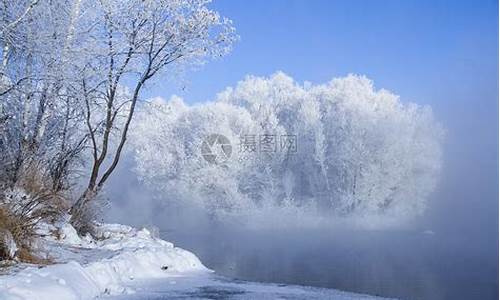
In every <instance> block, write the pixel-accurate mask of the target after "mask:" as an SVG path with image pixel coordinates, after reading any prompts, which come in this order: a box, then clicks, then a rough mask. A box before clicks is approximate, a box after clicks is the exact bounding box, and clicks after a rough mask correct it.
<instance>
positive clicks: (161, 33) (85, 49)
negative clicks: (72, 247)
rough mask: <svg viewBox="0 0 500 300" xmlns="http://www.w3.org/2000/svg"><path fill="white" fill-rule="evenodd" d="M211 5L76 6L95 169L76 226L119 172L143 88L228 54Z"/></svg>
mask: <svg viewBox="0 0 500 300" xmlns="http://www.w3.org/2000/svg"><path fill="white" fill-rule="evenodd" d="M208 3H209V1H206V0H189V1H171V0H168V1H167V0H159V1H158V0H156V1H143V0H130V1H118V0H106V1H93V0H88V1H81V3H80V7H79V12H80V13H79V16H78V17H77V21H76V23H75V28H76V31H77V32H80V31H81V33H80V34H78V36H77V38H75V40H74V43H73V46H72V49H75V50H74V51H76V52H77V53H82V54H83V61H82V62H81V63H79V64H78V65H76V66H75V67H76V71H77V72H78V73H79V74H80V76H81V78H80V80H79V81H80V82H81V85H80V94H81V95H82V102H83V103H84V105H83V107H84V115H85V120H86V121H85V122H86V126H87V132H88V135H89V140H90V145H91V152H92V160H93V163H92V166H91V172H90V176H89V181H88V185H87V187H86V189H85V191H84V193H83V195H82V196H81V197H80V198H79V200H78V201H77V203H76V204H75V205H74V206H73V209H72V215H73V218H78V215H79V214H80V211H81V210H82V209H84V207H85V204H86V203H87V202H88V201H89V200H92V199H93V198H94V197H95V195H96V194H97V193H98V192H99V191H100V189H101V188H102V186H103V185H104V183H105V182H106V180H107V179H108V178H109V176H110V175H111V173H112V172H113V171H114V169H115V168H116V166H117V164H118V162H119V160H120V156H121V153H122V151H123V148H124V146H125V143H126V140H127V135H128V130H129V127H130V124H131V122H132V119H133V116H134V111H135V107H136V104H137V102H138V101H139V100H140V97H141V92H142V90H143V89H144V86H145V85H146V84H147V83H149V82H150V81H151V80H152V79H154V78H157V77H158V76H160V75H161V74H162V73H164V72H165V71H170V72H171V71H172V70H173V69H177V70H178V69H179V68H180V67H181V66H182V67H186V66H189V65H193V64H202V63H204V62H205V61H206V60H207V59H210V58H214V57H220V56H223V55H225V54H226V53H227V52H228V51H229V50H230V47H231V44H232V42H233V41H234V39H235V35H234V29H233V27H232V25H231V22H230V20H228V19H225V18H222V17H220V16H219V14H218V13H217V12H215V11H213V10H211V9H209V8H208V7H207V4H208ZM124 86H126V87H127V88H126V89H124V88H123V87H124ZM113 134H114V135H115V143H114V144H115V145H114V147H112V145H111V144H112V141H111V138H112V136H113ZM77 226H78V225H77Z"/></svg>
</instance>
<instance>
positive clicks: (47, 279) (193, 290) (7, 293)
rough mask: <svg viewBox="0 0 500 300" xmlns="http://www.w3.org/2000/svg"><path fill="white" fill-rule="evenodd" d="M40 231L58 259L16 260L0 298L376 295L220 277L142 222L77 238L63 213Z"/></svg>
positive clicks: (0, 278)
mask: <svg viewBox="0 0 500 300" xmlns="http://www.w3.org/2000/svg"><path fill="white" fill-rule="evenodd" d="M39 233H40V234H45V235H46V236H45V237H44V238H43V239H42V240H41V243H40V244H41V245H40V247H41V249H44V251H46V252H47V253H48V254H49V255H50V257H51V258H52V259H53V260H54V261H55V262H56V264H53V265H49V266H36V265H22V264H21V265H18V266H16V267H15V268H12V269H10V270H9V271H10V272H7V275H0V299H1V300H84V299H96V298H106V299H111V298H112V299H123V300H124V299H127V300H131V299H170V298H172V297H173V298H175V297H180V298H183V299H184V298H193V299H213V297H219V296H220V297H224V299H284V298H286V299H288V298H293V299H336V300H347V299H375V298H376V297H372V296H367V295H360V294H354V293H346V292H341V291H337V290H333V289H321V288H312V287H300V286H286V285H278V284H262V283H251V282H244V281H238V280H230V279H227V278H224V277H220V276H217V275H215V274H213V272H212V271H211V270H209V269H207V268H206V267H205V266H203V264H202V263H201V262H200V260H199V259H198V258H197V257H196V256H195V255H194V254H192V253H191V252H189V251H186V250H183V249H181V248H177V247H174V245H173V244H172V243H169V242H166V241H164V240H161V239H159V238H155V237H154V236H153V235H152V234H151V232H150V231H149V230H147V229H141V230H137V229H134V228H131V227H128V226H124V225H118V224H102V225H100V226H99V227H98V229H97V233H96V238H95V239H92V238H90V237H85V238H80V237H79V236H78V235H77V233H76V231H75V229H74V228H73V227H71V225H69V224H68V223H67V220H63V221H62V222H61V223H60V224H55V225H49V224H44V225H43V226H40V228H39ZM49 233H51V234H49ZM54 233H57V234H54ZM56 237H57V238H56Z"/></svg>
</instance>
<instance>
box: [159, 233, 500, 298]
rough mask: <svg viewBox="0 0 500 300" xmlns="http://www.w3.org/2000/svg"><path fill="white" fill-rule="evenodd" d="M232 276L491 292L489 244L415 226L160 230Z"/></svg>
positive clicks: (425, 294)
mask: <svg viewBox="0 0 500 300" xmlns="http://www.w3.org/2000/svg"><path fill="white" fill-rule="evenodd" d="M163 235H164V237H165V238H167V239H169V240H173V241H174V242H176V243H177V244H178V245H179V246H182V247H185V248H187V249H191V250H193V251H194V252H195V253H196V254H197V255H198V256H199V257H200V259H201V260H202V261H203V262H204V263H205V264H206V265H207V266H208V267H209V268H211V269H214V270H215V271H217V273H219V274H221V275H225V276H227V277H230V278H238V279H244V280H252V281H262V282H280V283H288V284H301V285H311V286H318V287H329V288H337V289H342V290H347V291H354V292H360V293H367V294H371V295H380V296H385V297H399V298H402V299H493V298H495V295H496V292H497V290H498V287H497V283H496V279H495V278H496V272H497V269H496V264H495V259H494V257H495V253H494V251H493V249H494V247H491V246H490V245H464V243H463V239H462V237H443V236H441V235H440V234H432V233H428V232H426V233H422V232H415V231H393V232H386V231H350V232H349V231H348V232H341V233H332V232H331V231H320V230H298V231H297V230H294V231H287V230H276V231H273V230H267V231H265V232H262V231H253V230H249V231H239V230H238V231H234V230H228V229H222V228H219V229H213V230H210V231H208V232H203V233H202V234H196V233H195V232H191V233H189V234H186V233H183V232H175V231H173V232H170V233H164V234H163Z"/></svg>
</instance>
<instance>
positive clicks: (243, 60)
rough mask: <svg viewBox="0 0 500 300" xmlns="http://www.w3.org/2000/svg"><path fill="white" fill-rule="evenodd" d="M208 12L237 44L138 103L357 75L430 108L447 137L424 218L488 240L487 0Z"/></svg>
mask: <svg viewBox="0 0 500 300" xmlns="http://www.w3.org/2000/svg"><path fill="white" fill-rule="evenodd" d="M211 6H212V7H213V8H214V9H216V10H218V11H219V12H220V13H221V14H222V15H223V16H226V17H229V18H231V19H232V20H233V21H234V25H235V27H236V29H237V31H238V34H239V35H240V36H241V40H240V41H239V42H238V43H237V44H236V45H235V47H234V51H233V52H232V53H231V54H230V55H228V56H227V57H224V58H223V59H222V60H218V61H215V62H210V63H208V64H207V65H206V66H204V67H203V68H202V69H201V70H198V71H195V72H189V73H188V74H187V76H185V79H186V80H187V82H188V84H187V86H186V87H185V88H183V86H182V85H181V84H179V83H177V84H176V83H173V82H168V81H165V82H161V84H156V85H155V86H153V87H151V88H150V89H149V91H148V94H149V95H148V96H154V95H159V96H162V97H164V98H169V97H170V95H171V94H177V95H179V96H181V97H183V98H184V99H185V101H186V102H188V103H195V102H200V101H207V100H210V99H213V98H214V96H215V94H216V93H217V92H219V91H221V90H222V89H224V88H225V87H227V86H234V85H235V84H236V82H237V81H239V80H241V79H243V78H244V76H245V75H247V74H253V75H260V76H268V75H270V74H272V73H273V72H275V71H277V70H281V71H284V72H285V73H287V74H288V75H290V76H292V77H293V78H295V79H296V80H297V81H299V82H303V81H311V82H313V83H322V82H326V81H329V80H330V79H332V78H333V77H338V76H344V75H347V74H349V73H356V74H364V75H366V76H368V77H369V78H371V79H372V80H373V81H374V82H375V85H376V87H378V88H385V89H388V90H391V91H392V92H394V93H396V94H399V95H400V96H401V99H402V101H403V102H407V101H412V102H416V103H419V104H429V105H431V106H432V107H433V109H434V112H435V114H436V117H437V119H438V120H440V121H441V122H442V123H443V125H444V126H445V128H446V129H447V131H448V134H447V137H446V145H445V162H444V164H445V168H444V171H443V173H444V175H443V182H442V184H440V191H438V193H437V196H436V197H438V198H439V199H438V200H437V201H434V202H432V203H433V204H432V205H433V206H434V209H431V210H430V214H431V215H432V214H435V216H437V217H436V218H435V220H437V221H436V222H438V223H439V222H441V221H440V220H448V219H452V220H453V219H462V220H474V223H473V225H472V226H471V223H470V222H466V221H464V222H460V223H458V224H454V223H452V224H453V226H454V227H457V226H459V227H460V228H456V229H457V230H459V229H460V230H472V231H474V232H476V231H477V232H484V230H483V229H484V228H486V227H487V228H490V230H489V231H488V232H489V233H488V234H487V236H488V237H489V238H493V239H496V238H497V237H498V236H497V235H496V230H497V227H496V226H497V225H496V224H497V223H496V220H497V219H498V215H497V213H498V169H497V166H498V3H497V1H493V0H483V1H439V0H438V1H429V0H423V1H409V0H406V1H402V0H383V1H382V0H380V1H368V0H366V1H361V0H351V1H347V0H345V1H331V0H312V1H306V0H265V1H264V0H254V1H243V0H215V1H214V3H212V4H211ZM443 199H446V200H443ZM443 215H446V216H447V218H445V219H443V218H441V216H443ZM442 222H446V221H442ZM441 225H442V224H441ZM495 236H496V237H495Z"/></svg>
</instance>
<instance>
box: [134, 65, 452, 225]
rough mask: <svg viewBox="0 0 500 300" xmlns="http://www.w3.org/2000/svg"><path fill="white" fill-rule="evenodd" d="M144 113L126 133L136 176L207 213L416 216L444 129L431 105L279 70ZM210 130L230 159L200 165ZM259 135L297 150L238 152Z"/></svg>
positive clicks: (359, 81) (362, 82) (358, 81)
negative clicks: (291, 139)
mask: <svg viewBox="0 0 500 300" xmlns="http://www.w3.org/2000/svg"><path fill="white" fill-rule="evenodd" d="M144 110H145V111H147V112H149V113H144V114H141V117H140V118H139V120H138V122H137V128H136V130H135V131H134V133H133V135H134V139H133V140H134V149H135V158H136V161H137V173H138V175H139V176H140V177H141V178H142V179H143V180H144V181H145V182H146V183H147V184H149V185H150V186H151V187H153V188H156V189H159V190H161V191H162V192H166V193H167V194H168V195H171V197H170V198H172V199H181V200H184V201H192V200H195V201H197V202H198V203H199V204H201V205H203V206H205V207H206V208H208V209H209V210H210V211H211V212H214V213H218V212H219V213H220V212H223V213H228V212H229V213H241V212H244V211H245V210H246V209H259V208H266V207H269V206H271V207H284V206H292V207H301V206H305V205H310V204H311V203H313V204H314V206H316V208H317V209H318V210H322V211H325V210H326V211H331V212H332V213H333V214H335V215H339V216H340V215H362V216H368V215H386V214H392V215H398V214H404V215H417V214H419V213H421V212H422V211H423V210H424V208H425V204H426V201H427V198H428V196H429V193H430V192H431V191H432V190H433V188H434V185H435V183H436V180H437V175H438V172H439V169H440V165H441V139H442V135H443V130H442V128H441V127H440V125H439V124H438V123H437V122H436V121H435V120H434V118H433V116H432V112H431V110H430V108H429V107H422V106H418V105H416V104H412V103H409V104H404V103H402V102H401V101H400V100H399V98H398V96H396V95H394V94H392V93H390V92H388V91H386V90H376V89H375V88H374V87H373V83H372V82H371V81H370V80H369V79H367V78H366V77H363V76H354V75H349V76H347V77H344V78H338V79H334V80H332V81H330V82H329V83H326V84H321V85H311V84H304V85H299V84H297V83H296V82H294V81H293V79H292V78H290V77H288V76H286V75H285V74H283V73H276V74H274V75H273V76H271V77H270V78H259V77H247V78H246V79H245V80H243V81H241V82H239V83H238V85H237V86H236V87H235V88H228V89H226V90H225V91H223V92H222V93H220V94H219V95H218V96H217V98H216V99H215V100H214V101H213V102H208V103H206V104H198V105H195V106H187V105H185V104H184V103H183V102H182V100H180V99H179V98H174V99H172V100H170V101H168V102H161V101H155V102H154V103H150V104H148V105H145V107H144ZM151 112H153V113H151ZM158 124H161V125H160V127H157V125H158ZM213 133H218V134H222V135H224V136H226V137H227V138H228V139H229V140H230V141H231V144H232V146H233V153H232V155H231V157H230V159H229V160H227V161H223V162H220V163H216V164H213V163H210V162H207V161H206V160H204V159H203V156H202V153H201V145H202V143H203V140H204V139H205V138H206V137H207V136H209V135H210V134H213ZM266 134H267V135H273V136H276V138H279V137H280V136H283V135H289V136H296V137H297V146H298V149H297V151H296V152H292V151H290V149H289V148H280V146H282V145H279V139H278V145H277V149H276V151H275V152H271V153H269V152H265V153H264V152H262V151H258V150H259V149H257V151H256V152H253V153H242V152H241V151H240V150H241V149H239V147H240V146H241V137H244V136H245V135H251V136H255V138H256V143H257V147H259V144H260V143H259V142H260V141H259V139H260V138H261V137H263V136H265V135H266ZM174 195H175V196H174Z"/></svg>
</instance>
